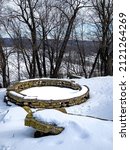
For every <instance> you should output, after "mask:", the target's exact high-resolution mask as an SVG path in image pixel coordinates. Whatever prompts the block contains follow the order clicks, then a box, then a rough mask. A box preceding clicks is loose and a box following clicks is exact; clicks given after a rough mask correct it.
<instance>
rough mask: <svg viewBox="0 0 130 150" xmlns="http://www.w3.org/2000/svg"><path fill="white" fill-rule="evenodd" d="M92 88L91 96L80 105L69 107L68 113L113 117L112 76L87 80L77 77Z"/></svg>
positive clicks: (82, 83) (80, 81) (78, 81)
mask: <svg viewBox="0 0 130 150" xmlns="http://www.w3.org/2000/svg"><path fill="white" fill-rule="evenodd" d="M75 81H76V82H77V83H79V84H81V85H87V86H88V87H89V89H90V91H89V92H90V98H89V99H88V101H87V102H85V103H83V104H80V105H78V106H73V107H69V108H67V112H68V113H73V114H81V115H90V116H94V117H99V118H103V119H110V120H112V119H113V102H112V100H113V81H112V77H110V76H108V77H96V78H91V79H87V80H85V79H84V78H82V79H75Z"/></svg>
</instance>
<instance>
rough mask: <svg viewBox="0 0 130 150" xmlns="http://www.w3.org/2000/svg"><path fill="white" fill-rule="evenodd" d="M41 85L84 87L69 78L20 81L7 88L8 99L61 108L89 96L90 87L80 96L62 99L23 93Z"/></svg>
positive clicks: (42, 106) (80, 88)
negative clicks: (47, 98) (38, 98)
mask: <svg viewBox="0 0 130 150" xmlns="http://www.w3.org/2000/svg"><path fill="white" fill-rule="evenodd" d="M41 86H58V87H66V88H71V89H73V90H79V91H81V90H82V87H81V86H80V85H79V84H76V83H75V82H74V81H67V80H58V79H34V80H27V81H22V82H18V83H16V84H14V85H12V86H10V87H9V88H8V89H7V98H8V101H10V102H13V103H15V104H16V105H20V106H29V107H31V108H61V107H68V106H73V105H77V104H81V103H83V102H85V101H86V100H87V98H88V97H89V89H88V87H86V88H87V90H86V92H85V93H83V94H82V95H80V96H77V97H73V98H69V99H61V100H37V98H35V97H34V98H32V97H31V98H29V97H27V96H26V95H23V94H21V93H20V92H21V91H22V90H25V89H28V88H31V87H41Z"/></svg>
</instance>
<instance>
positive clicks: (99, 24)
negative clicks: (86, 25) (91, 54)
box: [90, 0, 113, 76]
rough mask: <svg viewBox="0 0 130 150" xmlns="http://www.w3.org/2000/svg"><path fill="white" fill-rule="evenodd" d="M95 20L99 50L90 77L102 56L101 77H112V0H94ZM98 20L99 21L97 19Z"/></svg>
mask: <svg viewBox="0 0 130 150" xmlns="http://www.w3.org/2000/svg"><path fill="white" fill-rule="evenodd" d="M92 4H93V8H94V13H95V18H94V17H92V19H93V21H94V23H95V27H96V35H97V38H98V40H99V43H100V45H99V50H98V53H97V56H96V58H95V62H94V65H93V68H92V71H91V74H90V76H91V75H92V73H93V70H94V67H95V64H96V62H97V60H98V57H99V56H100V59H101V75H112V67H113V65H112V55H113V49H112V42H113V38H112V37H113V32H112V21H113V17H112V15H113V1H112V0H94V1H92ZM97 18H98V19H97Z"/></svg>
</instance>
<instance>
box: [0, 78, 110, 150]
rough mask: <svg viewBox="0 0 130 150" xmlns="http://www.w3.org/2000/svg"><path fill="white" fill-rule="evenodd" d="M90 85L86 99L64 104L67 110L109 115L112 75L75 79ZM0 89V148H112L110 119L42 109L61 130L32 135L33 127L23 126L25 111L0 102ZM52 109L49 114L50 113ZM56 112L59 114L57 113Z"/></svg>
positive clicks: (94, 149)
mask: <svg viewBox="0 0 130 150" xmlns="http://www.w3.org/2000/svg"><path fill="white" fill-rule="evenodd" d="M76 82H78V83H80V84H81V85H88V86H89V88H90V99H89V100H88V102H86V103H84V104H81V105H78V106H73V107H70V108H67V111H68V112H69V113H73V114H80V115H92V116H97V117H101V118H107V119H112V77H98V78H91V79H78V80H77V79H76ZM5 93H6V91H5V89H0V150H29V149H30V150H43V149H45V150H52V149H53V150H112V125H113V123H112V121H103V120H100V119H94V118H91V117H84V116H75V115H63V116H62V117H61V116H60V118H59V119H58V116H56V114H55V113H54V112H53V111H52V112H46V113H47V115H44V116H46V119H48V117H49V119H50V117H51V119H58V120H54V121H60V122H61V124H62V125H63V124H64V126H65V130H64V131H63V132H62V133H61V134H59V135H56V136H47V137H41V138H33V134H34V131H35V130H34V129H33V128H31V127H26V126H24V118H25V116H26V114H27V113H26V112H25V111H24V110H23V109H22V108H21V107H18V106H11V107H9V106H6V105H5V104H4V103H3V97H4V94H5ZM52 113H53V116H52ZM58 115H59V114H58Z"/></svg>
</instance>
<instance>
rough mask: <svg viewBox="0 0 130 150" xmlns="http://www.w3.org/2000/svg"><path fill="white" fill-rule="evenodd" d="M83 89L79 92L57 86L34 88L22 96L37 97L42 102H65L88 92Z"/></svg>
mask: <svg viewBox="0 0 130 150" xmlns="http://www.w3.org/2000/svg"><path fill="white" fill-rule="evenodd" d="M81 88H82V89H81V90H80V91H79V90H73V89H70V88H62V87H56V86H45V87H44V86H43V87H32V88H28V89H26V90H23V91H21V94H24V95H27V96H29V97H37V99H40V100H42V99H43V100H61V99H62V100H64V99H69V98H73V97H77V96H80V95H83V94H84V93H86V92H87V91H88V89H87V88H86V87H85V86H82V87H81ZM50 93H51V94H50Z"/></svg>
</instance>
